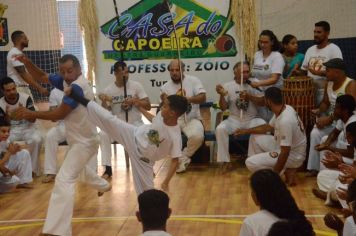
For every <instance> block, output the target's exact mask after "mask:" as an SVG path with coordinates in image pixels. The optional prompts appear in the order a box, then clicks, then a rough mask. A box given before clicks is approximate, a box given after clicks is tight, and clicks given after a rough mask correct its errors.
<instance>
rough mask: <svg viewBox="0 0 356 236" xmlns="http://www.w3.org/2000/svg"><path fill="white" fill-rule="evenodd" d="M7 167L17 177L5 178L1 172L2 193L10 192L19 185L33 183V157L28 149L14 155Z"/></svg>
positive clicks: (0, 185)
mask: <svg viewBox="0 0 356 236" xmlns="http://www.w3.org/2000/svg"><path fill="white" fill-rule="evenodd" d="M5 167H6V168H7V169H9V170H10V171H11V172H13V173H15V175H13V176H3V175H2V173H1V172H0V193H3V192H8V191H10V190H11V189H13V188H14V187H16V185H18V184H24V183H30V182H32V166H31V156H30V153H29V152H28V151H27V150H26V149H23V150H21V151H19V152H17V153H16V154H15V155H12V156H11V157H10V159H9V160H8V161H7V163H6V164H5Z"/></svg>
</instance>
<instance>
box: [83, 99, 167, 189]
mask: <svg viewBox="0 0 356 236" xmlns="http://www.w3.org/2000/svg"><path fill="white" fill-rule="evenodd" d="M87 110H88V114H89V116H88V118H89V119H90V121H91V122H93V124H95V125H96V126H98V127H99V128H100V129H101V130H103V131H104V132H106V133H107V134H108V135H109V136H110V137H111V138H112V139H113V140H116V141H117V142H118V143H119V144H121V145H123V146H124V148H125V150H126V151H127V153H128V154H129V157H130V161H131V165H132V176H133V180H134V185H135V190H136V193H137V195H139V194H140V193H142V192H144V191H145V190H148V189H153V188H154V183H153V165H154V161H152V160H149V162H146V161H144V160H145V159H143V158H144V156H142V155H141V154H140V152H139V150H138V148H137V145H136V141H135V130H136V128H137V127H135V126H134V125H131V124H128V123H126V122H124V121H122V120H120V119H118V118H117V117H116V116H114V115H112V114H111V113H110V112H109V111H107V110H105V109H104V108H102V107H101V106H99V105H98V104H96V103H95V102H89V103H88V106H87ZM163 158H165V157H162V159H163ZM147 160H148V159H147Z"/></svg>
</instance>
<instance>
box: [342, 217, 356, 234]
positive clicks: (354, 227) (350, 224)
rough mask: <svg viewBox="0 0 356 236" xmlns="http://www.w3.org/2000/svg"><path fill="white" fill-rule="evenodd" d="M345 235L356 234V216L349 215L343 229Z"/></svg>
mask: <svg viewBox="0 0 356 236" xmlns="http://www.w3.org/2000/svg"><path fill="white" fill-rule="evenodd" d="M342 235H343V236H356V224H355V221H354V218H353V217H352V216H349V217H347V218H346V220H345V223H344V229H343V231H342Z"/></svg>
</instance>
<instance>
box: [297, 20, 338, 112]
mask: <svg viewBox="0 0 356 236" xmlns="http://www.w3.org/2000/svg"><path fill="white" fill-rule="evenodd" d="M329 34H330V24H329V23H328V22H326V21H319V22H317V23H315V28H314V42H315V45H313V46H311V47H310V48H308V50H307V52H306V53H305V57H304V61H303V64H302V70H305V71H306V72H307V73H308V76H309V77H311V78H313V81H314V85H315V87H316V88H317V93H316V105H317V106H318V105H319V104H320V102H321V101H322V99H323V94H324V91H323V90H324V86H325V83H326V80H325V76H326V71H325V66H323V63H325V62H327V61H328V60H330V59H332V58H342V53H341V50H340V48H339V47H338V46H337V45H335V44H333V43H331V42H329Z"/></svg>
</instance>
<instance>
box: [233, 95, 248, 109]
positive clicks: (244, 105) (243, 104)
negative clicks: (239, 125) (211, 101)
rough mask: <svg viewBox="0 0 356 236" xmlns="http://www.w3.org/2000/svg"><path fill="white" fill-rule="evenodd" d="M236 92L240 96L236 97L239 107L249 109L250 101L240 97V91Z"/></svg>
mask: <svg viewBox="0 0 356 236" xmlns="http://www.w3.org/2000/svg"><path fill="white" fill-rule="evenodd" d="M235 93H236V94H238V97H237V98H236V101H235V105H236V107H237V109H239V110H244V111H247V108H248V105H249V102H248V101H246V100H242V99H240V95H239V94H240V91H236V92H235Z"/></svg>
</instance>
